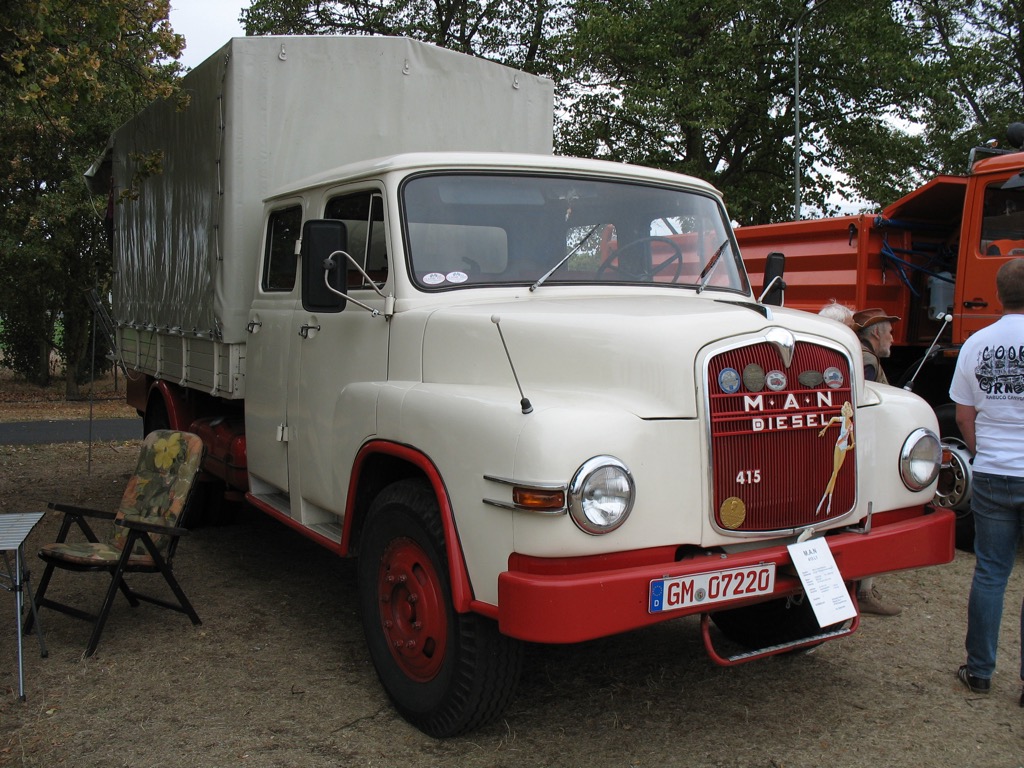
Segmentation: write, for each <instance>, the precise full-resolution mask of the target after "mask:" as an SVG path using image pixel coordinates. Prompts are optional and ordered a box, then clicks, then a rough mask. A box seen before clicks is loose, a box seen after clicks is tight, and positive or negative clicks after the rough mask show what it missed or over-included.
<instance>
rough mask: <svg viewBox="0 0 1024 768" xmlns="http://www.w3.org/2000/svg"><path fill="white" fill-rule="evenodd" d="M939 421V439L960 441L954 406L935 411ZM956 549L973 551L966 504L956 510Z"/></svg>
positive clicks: (940, 407) (946, 404)
mask: <svg viewBox="0 0 1024 768" xmlns="http://www.w3.org/2000/svg"><path fill="white" fill-rule="evenodd" d="M935 416H936V417H937V418H938V420H939V438H940V439H942V440H945V439H946V438H953V439H956V440H962V439H963V435H962V434H961V433H960V427H958V426H957V424H956V405H954V404H953V403H945V404H943V405H940V406H938V407H937V408H936V409H935ZM956 548H957V549H959V550H961V551H962V552H973V551H974V515H973V514H972V513H971V507H970V505H969V504H968V505H967V509H958V510H956Z"/></svg>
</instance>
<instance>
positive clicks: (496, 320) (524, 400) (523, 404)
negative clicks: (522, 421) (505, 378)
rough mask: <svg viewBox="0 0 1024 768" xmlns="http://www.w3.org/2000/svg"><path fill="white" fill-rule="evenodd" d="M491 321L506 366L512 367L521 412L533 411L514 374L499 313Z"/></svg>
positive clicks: (513, 366)
mask: <svg viewBox="0 0 1024 768" xmlns="http://www.w3.org/2000/svg"><path fill="white" fill-rule="evenodd" d="M491 322H492V323H494V324H495V325H496V326H497V327H498V337H499V338H500V339H501V346H503V347H504V348H505V357H507V358H508V367H509V368H511V369H512V378H513V379H515V380H516V388H517V389H518V390H519V397H520V398H521V399H520V401H519V405H520V407H521V408H522V409H523V413H524V414H526V413H533V405H532V404H531V403H530V400H529V398H527V397H526V395H524V394H523V388H522V386H521V385H520V384H519V376H518V375H517V374H516V366H515V364H514V363H513V362H512V355H510V354H509V351H508V344H506V343H505V334H503V333H502V332H501V317H500V316H499V315H491Z"/></svg>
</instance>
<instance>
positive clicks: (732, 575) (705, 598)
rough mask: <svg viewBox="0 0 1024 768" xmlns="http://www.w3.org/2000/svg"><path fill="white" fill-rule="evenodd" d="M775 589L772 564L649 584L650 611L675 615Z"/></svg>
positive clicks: (710, 572) (681, 577) (668, 579)
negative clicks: (688, 609)
mask: <svg viewBox="0 0 1024 768" xmlns="http://www.w3.org/2000/svg"><path fill="white" fill-rule="evenodd" d="M774 589H775V563H764V564H762V565H755V566H750V567H748V568H730V569H728V570H724V571H709V572H707V573H697V574H694V575H693V576H677V577H675V578H667V579H655V580H654V581H652V582H651V591H650V603H649V611H650V612H651V613H658V612H660V611H678V610H681V609H683V608H689V607H691V606H694V605H700V606H705V605H712V604H714V603H724V602H728V601H729V600H739V599H740V598H744V597H752V596H754V595H764V594H770V593H771V592H772V590H774Z"/></svg>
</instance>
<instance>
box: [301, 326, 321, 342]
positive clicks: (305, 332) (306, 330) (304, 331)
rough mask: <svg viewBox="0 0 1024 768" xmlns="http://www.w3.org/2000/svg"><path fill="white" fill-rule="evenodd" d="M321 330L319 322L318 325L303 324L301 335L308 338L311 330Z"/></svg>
mask: <svg viewBox="0 0 1024 768" xmlns="http://www.w3.org/2000/svg"><path fill="white" fill-rule="evenodd" d="M319 330H320V326H319V324H318V325H302V326H300V327H299V336H301V337H302V338H304V339H308V338H309V332H310V331H314V332H317V331H319Z"/></svg>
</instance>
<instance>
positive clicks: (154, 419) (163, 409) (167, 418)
mask: <svg viewBox="0 0 1024 768" xmlns="http://www.w3.org/2000/svg"><path fill="white" fill-rule="evenodd" d="M158 429H171V415H170V413H169V412H168V410H167V403H165V402H164V399H163V397H161V396H160V395H159V394H157V393H154V394H152V395H151V396H150V398H149V402H148V403H146V413H145V414H144V415H143V417H142V435H143V437H145V436H146V435H148V434H149V433H150V432H156V431H157V430H158Z"/></svg>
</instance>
